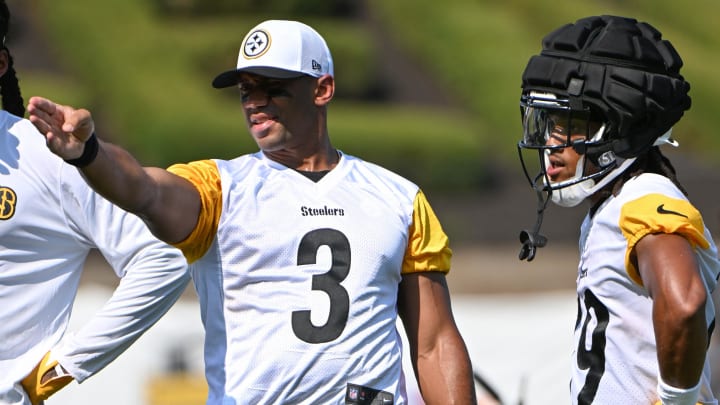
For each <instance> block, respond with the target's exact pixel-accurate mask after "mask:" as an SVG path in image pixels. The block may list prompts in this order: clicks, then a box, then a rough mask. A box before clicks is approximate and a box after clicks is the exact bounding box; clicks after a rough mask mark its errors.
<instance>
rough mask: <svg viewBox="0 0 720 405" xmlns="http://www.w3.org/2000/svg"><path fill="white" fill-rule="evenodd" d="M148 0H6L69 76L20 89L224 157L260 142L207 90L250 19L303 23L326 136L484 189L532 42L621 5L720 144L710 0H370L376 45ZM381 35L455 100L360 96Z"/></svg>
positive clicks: (175, 145)
mask: <svg viewBox="0 0 720 405" xmlns="http://www.w3.org/2000/svg"><path fill="white" fill-rule="evenodd" d="M155 3H157V1H156V2H148V1H146V0H107V1H103V2H97V1H93V0H73V1H72V2H62V3H58V2H54V1H51V0H34V1H32V2H27V3H26V2H17V3H16V4H10V6H11V8H12V7H32V9H33V13H34V14H35V15H36V16H37V17H38V19H39V21H40V22H41V24H42V26H43V28H44V29H45V30H46V36H47V37H48V38H52V42H50V47H51V49H52V51H53V52H54V57H55V58H56V59H57V61H58V62H59V63H60V64H61V66H62V67H63V69H62V70H63V72H65V73H64V74H58V73H56V72H48V71H36V72H27V73H25V74H24V76H23V77H24V78H25V80H24V82H23V85H22V86H23V91H24V93H25V94H26V96H29V95H33V94H38V95H46V96H50V97H52V98H54V99H56V100H58V101H61V102H68V103H74V104H76V105H82V106H85V107H88V108H90V109H91V110H92V111H93V112H94V114H95V116H96V118H97V120H98V123H99V127H100V130H101V131H103V132H104V134H103V135H104V137H106V138H111V139H113V140H114V141H116V142H118V143H121V144H122V145H124V146H126V147H128V148H130V149H131V150H132V151H133V152H134V153H135V154H136V155H137V156H139V157H140V159H141V160H142V161H143V162H145V163H147V164H154V165H159V166H165V165H168V164H170V163H173V162H179V161H189V160H196V159H201V158H209V157H218V158H232V157H235V156H237V155H240V154H243V153H247V152H252V151H254V150H256V146H255V144H254V143H253V142H252V140H251V139H250V137H249V136H248V135H247V134H246V129H245V124H244V122H243V118H242V115H241V113H240V111H239V108H240V105H239V102H238V100H237V98H236V97H237V96H236V94H235V92H234V91H233V90H232V89H229V90H224V91H218V90H214V89H212V88H211V86H210V81H211V79H212V78H213V77H214V75H215V73H217V72H219V71H221V70H224V69H226V68H230V67H232V66H234V64H235V60H236V57H237V49H238V47H239V45H240V42H241V40H242V36H243V35H244V33H245V32H246V31H247V30H248V29H249V28H250V27H251V26H253V25H254V24H256V23H257V22H259V21H261V20H263V19H266V18H300V19H302V20H303V21H306V22H308V23H309V24H311V25H313V26H314V27H316V28H317V29H318V30H319V31H320V32H321V33H323V34H324V36H325V37H326V39H327V41H328V43H329V45H330V48H331V49H332V50H333V55H334V58H335V65H336V75H337V77H338V86H339V90H338V93H339V95H340V96H338V98H337V99H336V100H335V101H334V102H333V104H332V105H331V112H330V119H329V126H330V131H331V136H332V138H333V141H334V143H335V145H336V146H337V147H339V148H340V149H343V150H346V151H347V152H349V153H351V154H355V155H359V156H361V157H363V158H365V159H367V160H370V161H374V162H377V163H379V164H381V165H384V166H387V167H389V168H391V169H394V170H396V171H398V172H400V173H401V174H404V175H406V176H408V177H410V178H411V179H413V180H415V181H417V182H419V183H420V184H422V185H423V186H424V187H426V188H433V189H438V190H444V191H462V190H466V189H469V188H478V187H482V186H483V184H485V183H486V180H487V176H489V174H488V173H486V168H487V167H488V161H498V160H500V161H503V162H507V164H509V165H516V164H517V162H516V159H517V158H516V150H515V143H516V142H517V140H518V137H519V133H520V129H521V128H520V122H519V113H518V111H519V109H518V98H519V93H520V87H519V85H520V76H521V73H522V71H523V69H524V67H525V63H526V62H527V59H528V58H529V56H531V55H532V54H533V53H536V52H538V51H539V49H540V40H541V38H542V36H543V35H544V34H546V33H547V32H549V31H550V30H552V29H554V28H556V27H558V26H560V25H561V24H564V23H567V22H571V21H574V20H575V19H577V18H580V17H583V16H586V15H591V14H622V15H628V16H634V17H636V18H638V19H639V20H643V21H650V22H651V23H652V24H653V25H655V26H656V27H658V28H659V29H660V30H661V31H662V32H663V34H664V36H665V37H666V38H669V39H671V41H672V42H673V44H674V45H675V46H676V48H677V49H678V51H679V52H680V54H681V55H682V56H683V58H684V61H685V68H684V69H683V74H684V75H685V77H686V78H687V79H688V81H689V82H690V83H691V85H692V90H691V96H692V97H693V108H692V109H691V110H690V111H689V112H688V113H687V114H686V116H685V118H684V119H683V120H682V121H681V122H680V124H678V125H677V128H676V130H675V134H676V137H677V138H678V140H679V141H680V143H681V144H682V145H683V148H689V149H690V150H693V151H694V152H696V153H697V154H698V156H699V157H700V158H702V159H708V160H711V159H714V158H715V156H716V155H717V151H718V148H719V147H720V140H718V139H717V138H716V136H715V129H716V128H718V126H719V125H718V124H719V122H718V121H720V117H719V115H718V114H717V111H716V108H715V106H716V102H717V99H718V94H719V93H720V77H719V76H718V75H717V74H715V67H716V66H718V62H720V43H719V42H720V40H719V39H718V36H717V35H716V34H715V33H714V29H715V26H714V21H713V19H714V18H715V16H717V15H718V13H719V12H720V3H718V2H715V1H711V0H692V1H688V2H682V3H681V2H671V1H668V0H655V1H651V0H636V1H626V2H620V1H569V0H565V1H560V2H550V1H547V0H540V1H538V0H535V1H529V0H504V1H490V0H485V1H477V0H474V1H471V0H447V1H445V2H430V1H425V0H420V1H411V0H393V1H390V2H388V1H376V0H375V1H373V0H370V1H368V2H367V7H368V9H369V11H368V15H370V16H371V17H372V18H373V19H375V20H376V21H379V22H380V23H381V24H382V27H383V32H385V33H386V36H385V38H386V39H387V41H386V42H385V41H376V40H373V38H375V37H374V36H373V35H371V32H370V31H369V30H370V26H369V25H368V24H365V23H364V21H365V20H361V19H347V18H332V17H328V16H327V15H323V14H322V13H313V10H305V13H306V14H305V15H304V16H302V17H298V16H295V15H290V14H288V11H287V10H284V11H283V12H280V13H278V14H272V13H269V12H267V11H265V12H264V13H263V14H248V13H224V14H222V15H199V14H190V15H182V14H181V15H168V14H167V13H164V12H159V11H158V9H157V8H156V7H155V6H154V4H155ZM166 3H172V2H170V1H166ZM175 3H177V4H181V3H183V2H180V1H177V2H175ZM246 3H248V4H249V3H250V2H246ZM315 3H320V2H315ZM390 43H392V44H396V45H397V46H399V47H400V48H401V49H403V50H404V51H406V52H407V53H408V54H409V55H411V56H412V57H413V59H414V60H417V61H419V63H421V64H422V68H423V69H424V70H425V71H427V72H429V74H430V77H431V78H433V79H434V81H435V82H436V84H437V85H438V86H440V87H441V88H443V89H446V90H447V92H448V93H449V94H450V97H451V99H452V100H453V102H452V103H451V104H452V105H448V106H437V105H427V106H422V105H419V106H414V105H413V106H411V105H405V104H398V103H393V102H388V101H383V100H373V99H368V98H363V97H359V96H361V95H363V93H364V92H368V91H370V90H372V89H376V88H377V87H382V86H383V80H388V78H384V79H383V78H379V77H378V76H377V75H376V71H377V68H376V67H377V66H376V65H377V64H382V63H383V60H381V59H378V58H377V57H375V55H376V54H377V52H378V49H379V47H381V46H386V45H387V44H390ZM389 80H392V78H389ZM417 85H418V86H422V85H424V83H417Z"/></svg>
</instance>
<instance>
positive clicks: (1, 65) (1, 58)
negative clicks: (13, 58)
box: [0, 49, 10, 77]
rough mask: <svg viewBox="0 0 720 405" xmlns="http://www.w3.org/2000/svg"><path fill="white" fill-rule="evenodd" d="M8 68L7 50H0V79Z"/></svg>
mask: <svg viewBox="0 0 720 405" xmlns="http://www.w3.org/2000/svg"><path fill="white" fill-rule="evenodd" d="M9 66H10V55H8V51H7V49H0V77H1V76H4V75H5V73H6V72H7V70H8V67H9Z"/></svg>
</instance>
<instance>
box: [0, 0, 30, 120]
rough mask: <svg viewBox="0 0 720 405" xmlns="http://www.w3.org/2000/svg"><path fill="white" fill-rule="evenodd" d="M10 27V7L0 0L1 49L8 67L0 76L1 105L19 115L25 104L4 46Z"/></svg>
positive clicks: (23, 111)
mask: <svg viewBox="0 0 720 405" xmlns="http://www.w3.org/2000/svg"><path fill="white" fill-rule="evenodd" d="M9 28H10V9H8V6H7V4H5V0H0V35H2V50H4V51H5V52H6V53H7V56H8V69H7V72H5V74H4V75H2V76H0V99H1V100H2V107H3V109H5V110H6V111H8V112H9V113H12V114H15V115H17V116H19V117H22V116H24V115H25V104H24V101H23V98H22V94H21V93H20V83H19V82H18V78H17V75H16V73H15V68H14V67H13V58H12V55H10V50H9V49H8V48H7V47H6V46H5V38H6V37H7V34H8V30H9Z"/></svg>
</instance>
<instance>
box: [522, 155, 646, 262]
mask: <svg viewBox="0 0 720 405" xmlns="http://www.w3.org/2000/svg"><path fill="white" fill-rule="evenodd" d="M635 160H636V158H634V157H633V158H630V159H625V160H624V161H623V162H622V163H620V165H619V166H617V167H616V168H615V169H613V170H611V171H610V172H609V173H608V174H607V175H605V177H603V178H602V179H601V180H600V181H599V182H597V183H596V184H594V185H593V186H592V187H589V188H583V192H584V193H583V195H585V197H584V198H582V199H581V200H580V201H583V200H584V199H585V198H587V197H589V196H590V195H592V194H594V193H595V192H596V191H598V190H600V189H601V188H603V187H605V186H606V185H607V184H609V183H610V182H611V181H612V180H614V179H615V178H616V177H617V176H619V175H620V174H621V173H623V172H624V171H625V170H626V169H627V168H628V167H629V166H630V165H631V164H632V163H633V162H635ZM544 176H545V175H544V172H541V173H539V174H538V175H537V176H535V179H534V181H533V184H534V186H533V189H534V190H535V194H536V196H537V199H538V205H537V220H536V221H535V226H534V227H533V229H532V231H528V230H527V229H525V230H523V231H521V232H520V243H522V247H521V248H520V254H519V255H518V258H519V259H520V260H527V261H529V262H531V261H532V260H533V259H534V258H535V253H536V252H537V248H541V247H544V246H545V245H546V244H547V237H545V236H543V235H541V234H540V227H541V226H542V221H543V214H544V213H545V208H547V205H548V202H549V201H550V200H552V196H553V190H552V188H549V187H548V188H547V189H545V187H539V186H538V181H541V182H542V179H544ZM571 187H582V185H581V184H575V185H573V186H571ZM543 193H547V195H546V196H544V195H543ZM558 205H561V204H558ZM575 205H577V204H575ZM568 206H572V205H568Z"/></svg>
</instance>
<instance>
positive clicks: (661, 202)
mask: <svg viewBox="0 0 720 405" xmlns="http://www.w3.org/2000/svg"><path fill="white" fill-rule="evenodd" d="M620 229H622V232H623V235H624V236H625V239H627V241H628V244H627V249H626V251H625V268H626V269H627V272H628V275H629V276H630V277H631V278H632V279H633V280H634V281H635V282H636V283H638V284H639V285H642V280H641V279H640V275H639V273H638V270H637V269H636V268H635V265H634V264H633V263H632V260H630V258H631V255H632V252H633V250H634V249H635V245H636V244H637V242H638V241H640V239H642V238H643V237H644V236H646V235H649V234H653V233H675V234H679V235H681V236H683V237H684V238H685V239H687V240H688V241H689V242H690V244H691V245H692V246H693V248H698V247H699V248H702V249H707V248H708V247H709V245H710V244H709V243H708V241H707V239H705V233H704V232H705V224H704V223H703V219H702V216H701V215H700V212H699V211H698V210H697V209H696V208H695V207H694V206H693V205H692V204H690V202H688V201H687V200H681V199H676V198H672V197H668V196H666V195H662V194H648V195H645V196H643V197H640V198H638V199H636V200H633V201H630V202H628V203H626V204H625V205H623V207H622V210H621V212H620Z"/></svg>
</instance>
